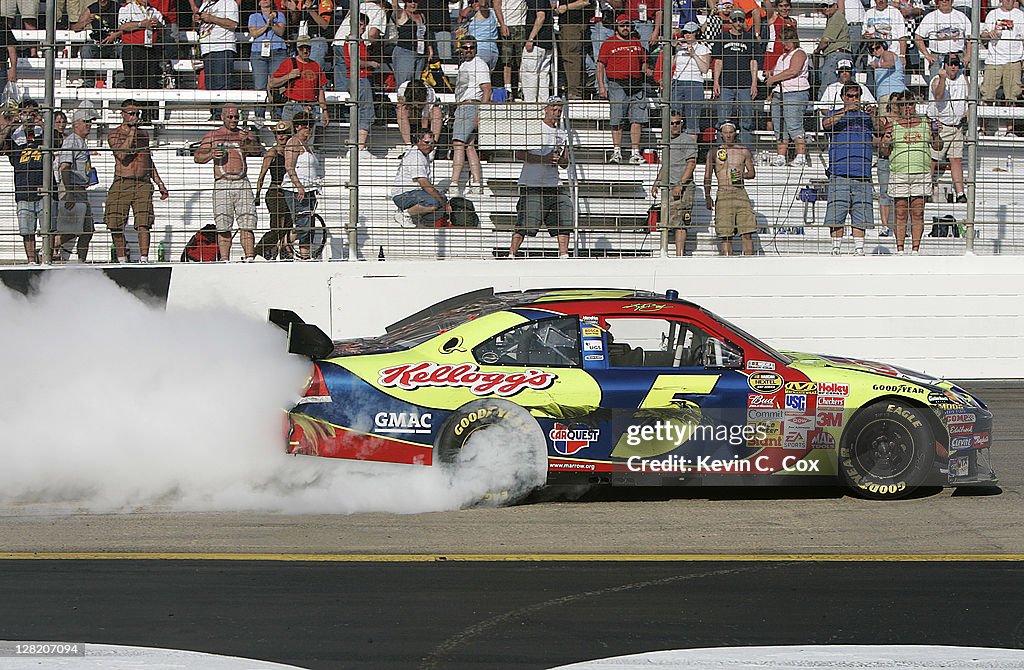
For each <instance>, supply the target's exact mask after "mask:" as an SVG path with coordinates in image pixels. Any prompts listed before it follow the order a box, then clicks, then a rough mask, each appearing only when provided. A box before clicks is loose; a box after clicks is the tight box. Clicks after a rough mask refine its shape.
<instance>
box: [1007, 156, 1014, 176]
mask: <svg viewBox="0 0 1024 670" xmlns="http://www.w3.org/2000/svg"><path fill="white" fill-rule="evenodd" d="M1006 171H1007V172H1013V155H1012V154H1007V156H1006Z"/></svg>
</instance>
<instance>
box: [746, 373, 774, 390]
mask: <svg viewBox="0 0 1024 670" xmlns="http://www.w3.org/2000/svg"><path fill="white" fill-rule="evenodd" d="M747 385H748V386H750V390H751V391H755V392H757V393H775V392H776V391H778V390H779V389H781V388H782V377H780V376H779V375H778V374H777V373H775V372H754V373H751V375H750V376H749V377H747Z"/></svg>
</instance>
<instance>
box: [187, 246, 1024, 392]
mask: <svg viewBox="0 0 1024 670" xmlns="http://www.w3.org/2000/svg"><path fill="white" fill-rule="evenodd" d="M489 286H493V287H495V288H496V289H497V290H514V289H526V288H541V287H551V288H554V287H573V286H587V287H607V288H638V289H648V290H654V291H659V292H663V291H665V290H666V289H670V288H675V289H677V290H678V291H679V293H680V296H682V297H683V298H686V299H689V300H692V301H694V302H696V303H698V304H701V305H704V306H705V307H707V308H708V309H711V310H712V311H714V312H717V313H718V314H720V315H721V316H723V317H725V318H727V319H730V320H732V321H734V322H736V323H737V324H738V325H740V326H742V327H743V328H746V329H747V330H748V331H749V332H751V333H752V334H754V335H757V336H759V337H761V338H763V339H764V340H765V341H767V342H768V343H770V344H772V345H774V346H776V347H778V348H782V349H794V350H799V351H809V352H814V353H831V354H842V355H848V356H856V357H862V358H872V359H876V360H882V361H885V362H889V363H895V364H899V365H904V366H907V367H909V368H912V369H916V370H920V371H923V372H928V373H931V374H935V375H940V376H947V377H955V378H1024V264H1022V263H1021V262H1020V259H1019V258H1014V257H991V256H985V257H981V256H976V257H969V256H965V257H900V258H895V257H860V258H858V257H841V258H833V257H831V256H823V257H785V258H784V257H755V258H727V259H722V258H685V259H676V258H669V259H628V260H610V259H602V260H569V261H564V260H563V261H557V260H530V261H497V260H495V261H445V262H439V261H404V262H403V261H387V262H382V263H377V262H356V263H346V262H329V263H323V262H321V263H265V264H259V265H242V264H237V263H236V264H210V265H201V264H188V265H178V266H175V268H174V272H173V274H172V278H171V289H170V295H169V299H168V308H169V309H173V308H175V307H178V306H191V305H208V304H221V305H226V306H227V305H230V306H233V307H235V308H237V309H241V310H243V311H245V312H247V313H251V314H254V315H258V316H263V315H265V313H266V309H267V308H268V307H283V308H288V309H292V310H294V311H296V312H297V313H298V314H300V315H301V316H302V317H303V318H305V319H306V320H307V321H309V322H311V323H316V324H318V325H319V326H320V327H321V328H323V329H324V330H326V331H327V332H328V333H330V334H331V335H332V336H333V337H335V338H343V337H358V336H367V335H374V334H378V333H381V332H383V330H384V327H385V326H386V325H387V324H389V323H391V322H393V321H397V320H398V319H400V318H402V317H405V316H408V315H409V314H410V313H412V312H414V311H416V310H418V309H421V308H423V307H426V306H428V305H430V304H431V303H433V302H436V301H437V300H441V299H443V298H448V297H451V296H453V295H457V294H459V293H463V292H466V291H470V290H473V289H476V288H482V287H489Z"/></svg>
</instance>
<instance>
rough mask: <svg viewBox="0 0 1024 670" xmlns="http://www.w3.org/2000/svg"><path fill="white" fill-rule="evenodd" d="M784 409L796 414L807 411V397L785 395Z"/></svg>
mask: <svg viewBox="0 0 1024 670" xmlns="http://www.w3.org/2000/svg"><path fill="white" fill-rule="evenodd" d="M786 409H787V410H794V411H797V412H805V411H807V396H805V395H803V394H793V395H788V394H787V395H786Z"/></svg>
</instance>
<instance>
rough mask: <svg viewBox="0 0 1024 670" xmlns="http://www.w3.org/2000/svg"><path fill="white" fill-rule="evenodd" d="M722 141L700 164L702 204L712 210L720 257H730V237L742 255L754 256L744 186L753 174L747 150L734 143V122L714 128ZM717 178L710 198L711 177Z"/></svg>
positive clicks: (752, 228) (750, 214) (751, 215)
mask: <svg viewBox="0 0 1024 670" xmlns="http://www.w3.org/2000/svg"><path fill="white" fill-rule="evenodd" d="M718 132H719V135H720V136H721V138H722V143H721V144H720V145H718V148H717V149H715V150H713V151H709V152H708V159H707V164H706V165H705V167H704V205H705V206H706V207H707V208H708V209H712V210H714V212H715V235H716V236H717V237H718V240H719V242H718V247H719V251H720V253H721V254H722V255H723V256H732V244H733V243H732V238H733V237H734V236H736V235H737V234H738V235H739V236H740V239H741V240H742V243H743V255H744V256H753V255H754V231H755V230H756V229H757V223H756V222H755V219H754V206H753V204H752V203H751V202H750V197H749V196H748V195H747V191H746V189H745V188H744V184H745V182H746V180H748V179H753V178H754V177H755V176H756V172H755V171H754V159H753V158H752V157H751V155H750V150H749V149H746V148H745V147H741V146H739V145H737V144H736V124H734V123H733V122H732V121H725V122H724V123H722V124H721V126H719V128H718ZM712 175H714V176H715V179H717V180H718V198H717V200H715V201H712V199H711V176H712Z"/></svg>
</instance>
